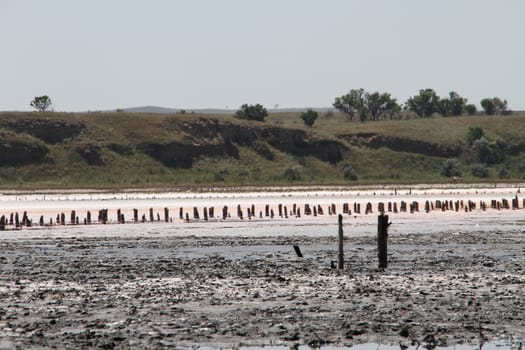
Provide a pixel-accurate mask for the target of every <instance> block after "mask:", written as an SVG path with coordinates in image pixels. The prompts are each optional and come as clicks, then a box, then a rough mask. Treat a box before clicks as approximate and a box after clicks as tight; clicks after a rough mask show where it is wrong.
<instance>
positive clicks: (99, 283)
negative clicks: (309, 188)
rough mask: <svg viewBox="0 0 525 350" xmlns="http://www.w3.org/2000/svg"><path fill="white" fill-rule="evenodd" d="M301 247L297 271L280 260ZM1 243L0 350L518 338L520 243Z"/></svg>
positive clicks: (431, 238)
mask: <svg viewBox="0 0 525 350" xmlns="http://www.w3.org/2000/svg"><path fill="white" fill-rule="evenodd" d="M293 244H298V245H300V247H301V249H302V251H303V253H304V256H305V257H304V258H302V259H301V258H297V257H296V255H295V252H294V250H293V248H292V245H293ZM375 244H376V243H375V239H374V238H373V237H359V238H351V239H348V240H346V242H345V261H346V269H345V270H344V271H338V270H334V269H331V266H330V265H331V261H335V260H336V241H335V238H331V237H321V238H312V237H293V238H291V237H260V238H259V237H249V238H242V237H237V238H232V237H182V238H181V237H169V236H168V237H153V236H151V237H148V236H145V237H133V238H130V237H126V236H125V235H120V236H115V237H109V238H100V237H97V238H93V237H88V236H83V235H82V234H81V233H79V235H78V236H77V237H72V238H71V237H69V238H63V237H57V238H45V239H44V238H27V239H8V240H7V239H4V240H0V249H1V250H0V266H1V272H0V348H17V347H18V348H21V349H41V348H60V349H62V348H70V349H78V348H100V349H130V348H141V349H156V348H166V347H173V348H175V347H178V348H180V347H191V346H203V345H212V346H217V347H237V346H239V345H240V344H245V345H246V344H252V345H256V344H257V345H265V344H266V345H268V344H284V345H288V346H292V345H294V344H307V345H310V346H313V347H315V346H320V345H326V344H330V345H334V346H344V345H349V344H350V343H352V344H356V343H362V342H369V341H375V342H379V343H398V342H401V343H402V344H410V343H420V344H421V345H427V346H433V345H441V346H444V345H447V344H448V345H450V344H456V343H462V342H475V343H479V342H481V341H484V340H485V339H493V338H496V337H500V336H512V337H514V338H516V337H525V233H523V232H476V233H468V234H466V233H463V234H462V233H457V234H450V233H446V234H445V233H435V234H421V235H391V236H390V237H389V244H390V245H389V268H388V269H387V270H385V271H379V270H378V269H377V252H376V250H375Z"/></svg>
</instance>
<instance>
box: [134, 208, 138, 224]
mask: <svg viewBox="0 0 525 350" xmlns="http://www.w3.org/2000/svg"><path fill="white" fill-rule="evenodd" d="M133 221H135V223H137V222H139V210H138V209H133Z"/></svg>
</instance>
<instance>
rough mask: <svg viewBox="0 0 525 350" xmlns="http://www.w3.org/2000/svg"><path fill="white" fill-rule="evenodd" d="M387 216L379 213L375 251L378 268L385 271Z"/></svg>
mask: <svg viewBox="0 0 525 350" xmlns="http://www.w3.org/2000/svg"><path fill="white" fill-rule="evenodd" d="M388 226H390V224H389V223H388V215H385V214H384V213H381V215H379V216H378V217H377V251H378V254H377V255H378V258H379V268H382V269H386V268H387V267H388V257H387V239H388Z"/></svg>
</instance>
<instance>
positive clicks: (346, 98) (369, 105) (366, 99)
mask: <svg viewBox="0 0 525 350" xmlns="http://www.w3.org/2000/svg"><path fill="white" fill-rule="evenodd" d="M333 106H334V107H335V108H337V109H338V110H340V111H341V112H343V113H345V114H347V115H348V116H349V117H350V119H353V117H354V115H355V114H358V115H359V119H360V120H361V121H362V122H364V121H367V120H373V121H374V120H380V119H384V118H386V117H390V119H392V118H393V117H394V114H396V113H398V112H399V111H400V110H401V107H400V106H399V105H398V104H397V101H396V99H395V98H392V97H391V95H390V94H389V93H380V92H377V91H376V92H373V93H369V92H366V91H365V90H364V89H353V90H350V92H349V93H348V94H346V95H343V96H341V97H336V99H335V102H334V104H333Z"/></svg>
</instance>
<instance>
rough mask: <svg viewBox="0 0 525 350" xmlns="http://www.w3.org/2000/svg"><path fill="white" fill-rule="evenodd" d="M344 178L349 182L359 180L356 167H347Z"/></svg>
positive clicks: (344, 170)
mask: <svg viewBox="0 0 525 350" xmlns="http://www.w3.org/2000/svg"><path fill="white" fill-rule="evenodd" d="M343 176H344V178H345V179H347V180H352V181H356V180H357V173H356V171H355V169H354V167H353V166H351V165H347V166H346V167H345V168H344V169H343Z"/></svg>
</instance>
